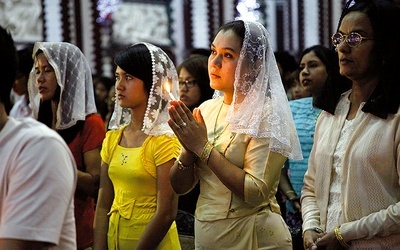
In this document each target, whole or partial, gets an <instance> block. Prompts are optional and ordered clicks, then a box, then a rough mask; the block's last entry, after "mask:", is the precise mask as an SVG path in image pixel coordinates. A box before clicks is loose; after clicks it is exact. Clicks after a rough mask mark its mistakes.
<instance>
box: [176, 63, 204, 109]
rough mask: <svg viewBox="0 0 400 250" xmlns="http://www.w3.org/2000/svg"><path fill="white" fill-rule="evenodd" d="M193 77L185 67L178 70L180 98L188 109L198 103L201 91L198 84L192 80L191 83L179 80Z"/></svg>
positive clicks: (188, 80) (192, 78) (189, 79)
mask: <svg viewBox="0 0 400 250" xmlns="http://www.w3.org/2000/svg"><path fill="white" fill-rule="evenodd" d="M195 80H196V79H194V77H193V76H192V75H191V74H190V73H189V72H188V71H187V70H186V69H185V68H182V69H181V70H180V71H179V95H180V98H179V99H180V100H181V101H182V102H183V103H184V104H185V105H186V106H188V107H189V108H190V109H191V108H194V107H195V106H196V105H198V103H199V101H200V98H201V91H200V87H199V85H198V84H197V83H196V82H194V83H192V84H189V85H191V86H189V85H188V84H181V82H185V81H187V82H189V83H190V82H191V81H195Z"/></svg>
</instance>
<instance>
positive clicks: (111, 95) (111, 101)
mask: <svg viewBox="0 0 400 250" xmlns="http://www.w3.org/2000/svg"><path fill="white" fill-rule="evenodd" d="M115 99H116V98H115V85H113V86H112V87H111V88H110V91H108V97H107V99H106V103H107V110H108V113H107V115H106V118H105V121H104V124H105V128H106V130H109V128H108V127H109V125H110V120H111V117H112V114H113V113H114V107H115Z"/></svg>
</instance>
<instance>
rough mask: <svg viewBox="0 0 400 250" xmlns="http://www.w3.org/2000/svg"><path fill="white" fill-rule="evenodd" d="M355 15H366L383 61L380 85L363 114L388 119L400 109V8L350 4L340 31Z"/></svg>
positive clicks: (369, 1)
mask: <svg viewBox="0 0 400 250" xmlns="http://www.w3.org/2000/svg"><path fill="white" fill-rule="evenodd" d="M354 11H360V12H363V13H365V14H366V15H367V17H368V18H369V20H370V22H371V25H372V28H373V31H374V43H375V46H374V49H375V50H376V53H377V54H379V55H380V56H381V59H382V65H381V68H380V76H379V82H378V85H377V86H376V88H375V90H374V91H373V92H372V94H371V96H370V97H369V98H368V100H367V102H366V104H365V105H364V107H363V108H362V111H364V112H369V113H371V114H373V115H375V116H378V117H380V118H384V119H386V117H387V116H388V114H395V113H397V110H398V108H399V105H400V98H399V96H400V84H399V80H398V72H399V71H400V60H399V58H400V46H399V44H400V8H399V7H397V6H396V5H395V4H394V3H393V2H391V1H389V0H355V1H349V2H348V3H347V4H346V7H345V8H344V10H343V12H342V15H341V17H340V21H339V24H338V29H337V30H339V27H340V25H341V23H342V20H343V18H344V17H345V16H346V15H347V14H348V13H350V12H354Z"/></svg>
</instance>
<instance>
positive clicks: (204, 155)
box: [168, 20, 302, 249]
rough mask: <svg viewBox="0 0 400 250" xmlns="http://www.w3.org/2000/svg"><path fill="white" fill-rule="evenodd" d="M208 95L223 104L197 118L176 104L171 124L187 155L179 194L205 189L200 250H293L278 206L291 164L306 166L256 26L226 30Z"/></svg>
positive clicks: (212, 103) (177, 179) (177, 177)
mask: <svg viewBox="0 0 400 250" xmlns="http://www.w3.org/2000/svg"><path fill="white" fill-rule="evenodd" d="M211 51H212V52H211V56H210V57H209V61H208V69H209V75H210V80H211V83H210V84H211V87H212V88H213V89H215V90H218V91H219V93H222V94H223V96H222V97H218V98H216V99H213V100H209V101H206V102H204V103H203V104H202V105H201V106H200V107H199V108H198V109H195V110H194V112H193V115H192V113H190V111H189V110H188V109H187V107H186V106H185V105H184V104H183V103H182V102H181V101H171V102H170V103H171V105H172V107H171V108H170V109H169V111H170V117H171V119H170V120H169V121H168V123H169V125H170V126H171V128H172V129H173V130H174V132H175V134H176V135H177V136H178V138H179V140H180V142H181V144H182V145H183V147H184V149H183V150H182V152H181V155H180V156H179V159H178V160H177V161H176V162H175V164H174V166H173V167H172V169H171V173H170V179H171V183H172V186H173V188H174V190H175V191H176V192H177V193H178V194H184V193H186V192H188V191H189V190H190V189H191V188H192V187H193V186H194V185H195V184H196V183H197V182H198V181H200V196H199V199H198V202H197V207H196V212H195V217H196V221H195V238H196V240H195V242H196V247H197V248H199V249H267V248H268V249H271V248H279V249H292V243H291V236H290V233H289V231H288V228H287V226H286V224H285V222H284V221H283V219H282V217H281V215H280V209H279V206H278V204H277V201H276V199H275V193H276V191H277V187H278V183H279V176H280V173H281V169H282V167H283V165H284V162H285V161H286V159H287V158H292V159H300V158H302V155H301V150H300V144H299V140H298V137H297V133H296V130H295V127H294V123H293V118H292V115H291V111H290V108H289V104H288V100H287V97H286V94H285V91H284V88H283V85H282V82H281V78H280V75H279V70H278V67H277V64H276V61H275V58H274V55H273V49H272V48H271V41H270V36H269V34H268V32H267V30H266V29H265V28H264V26H262V25H261V24H259V23H256V22H247V21H240V20H238V21H233V22H229V23H227V24H225V25H223V26H222V27H221V28H220V30H219V32H218V33H217V35H216V37H215V38H214V41H213V43H212V44H211Z"/></svg>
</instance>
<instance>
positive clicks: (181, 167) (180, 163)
mask: <svg viewBox="0 0 400 250" xmlns="http://www.w3.org/2000/svg"><path fill="white" fill-rule="evenodd" d="M176 162H177V163H178V168H179V169H180V170H188V169H189V168H191V167H192V166H193V164H191V165H189V166H185V165H183V163H182V162H181V160H179V158H178V159H176Z"/></svg>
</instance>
